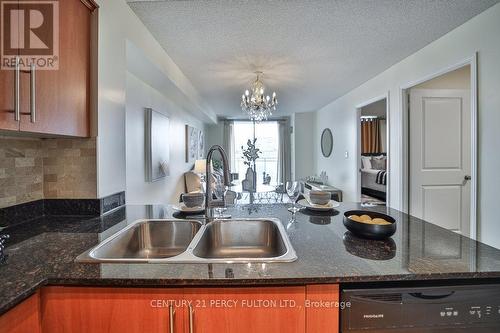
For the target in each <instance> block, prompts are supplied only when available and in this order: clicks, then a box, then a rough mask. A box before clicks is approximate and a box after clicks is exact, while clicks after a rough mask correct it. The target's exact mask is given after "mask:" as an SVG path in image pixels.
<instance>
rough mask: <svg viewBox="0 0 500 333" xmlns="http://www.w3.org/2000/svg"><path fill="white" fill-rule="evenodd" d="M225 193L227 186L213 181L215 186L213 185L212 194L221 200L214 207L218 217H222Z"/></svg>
mask: <svg viewBox="0 0 500 333" xmlns="http://www.w3.org/2000/svg"><path fill="white" fill-rule="evenodd" d="M226 193H227V186H226V185H225V184H224V183H222V182H219V181H218V182H216V183H215V186H214V194H215V197H216V198H217V200H219V201H221V203H217V204H218V205H219V204H220V206H217V207H216V208H215V211H216V212H217V214H218V218H220V219H221V218H224V216H223V214H222V213H223V212H224V211H225V210H226V208H225V206H226V202H225V198H226Z"/></svg>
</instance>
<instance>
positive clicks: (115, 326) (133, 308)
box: [41, 287, 184, 333]
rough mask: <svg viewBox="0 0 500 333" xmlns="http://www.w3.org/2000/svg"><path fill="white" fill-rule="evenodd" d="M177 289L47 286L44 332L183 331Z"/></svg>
mask: <svg viewBox="0 0 500 333" xmlns="http://www.w3.org/2000/svg"><path fill="white" fill-rule="evenodd" d="M182 298H183V293H182V290H178V289H134V288H123V289H122V288H77V287H75V288H73V287H48V288H44V290H43V291H42V306H41V309H42V310H41V312H42V318H43V321H42V327H43V332H47V333H49V332H50V333H93V332H95V333H123V332H127V333H144V332H148V333H155V332H159V333H160V332H161V333H167V332H170V325H171V318H172V325H173V326H172V329H173V332H184V326H183V325H184V320H183V318H184V313H183V311H182V307H180V306H177V307H176V308H177V309H176V311H175V313H172V314H170V307H169V305H172V310H174V307H175V305H176V304H175V303H177V305H179V303H178V302H179V301H182Z"/></svg>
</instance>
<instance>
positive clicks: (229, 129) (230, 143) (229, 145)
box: [222, 120, 235, 170]
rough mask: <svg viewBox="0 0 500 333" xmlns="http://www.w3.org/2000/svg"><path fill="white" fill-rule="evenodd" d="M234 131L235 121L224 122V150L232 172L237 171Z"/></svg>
mask: <svg viewBox="0 0 500 333" xmlns="http://www.w3.org/2000/svg"><path fill="white" fill-rule="evenodd" d="M233 131H234V121H233V120H224V131H223V137H222V141H223V142H222V148H224V150H225V151H226V155H227V160H228V161H229V168H230V170H234V169H235V162H234V137H233Z"/></svg>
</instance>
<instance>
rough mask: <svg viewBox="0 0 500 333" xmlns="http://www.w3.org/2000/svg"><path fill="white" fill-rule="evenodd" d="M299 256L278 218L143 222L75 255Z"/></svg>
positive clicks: (166, 258)
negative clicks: (205, 222) (205, 221)
mask: <svg viewBox="0 0 500 333" xmlns="http://www.w3.org/2000/svg"><path fill="white" fill-rule="evenodd" d="M296 259H297V255H296V254H295V251H294V249H293V247H292V244H291V243H290V240H289V239H288V236H287V234H286V232H285V229H284V228H283V225H282V224H281V222H280V221H279V220H278V219H273V218H269V219H236V220H215V221H213V222H210V223H208V224H205V225H203V224H202V223H201V222H199V221H195V220H193V221H187V220H139V221H136V222H134V223H132V224H131V225H129V226H128V227H126V228H124V229H123V230H121V231H119V232H117V233H116V234H114V235H113V236H111V237H109V238H108V239H106V240H104V241H103V242H102V243H100V244H98V245H97V246H95V247H94V248H92V249H90V250H88V251H86V252H84V253H82V254H81V255H79V256H78V257H77V258H76V261H78V262H93V263H101V262H122V263H135V262H147V263H237V262H290V261H294V260H296Z"/></svg>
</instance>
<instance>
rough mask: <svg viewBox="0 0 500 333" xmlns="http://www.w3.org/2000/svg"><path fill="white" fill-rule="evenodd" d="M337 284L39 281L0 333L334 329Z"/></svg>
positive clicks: (1, 320) (326, 332) (330, 332)
mask: <svg viewBox="0 0 500 333" xmlns="http://www.w3.org/2000/svg"><path fill="white" fill-rule="evenodd" d="M338 301H339V289H338V285H307V286H293V287H241V288H239V287H231V288H94V287H91V288H89V287H45V288H43V289H42V290H41V292H40V293H38V294H36V295H34V296H32V297H31V298H29V299H28V300H26V301H25V302H23V303H22V304H20V305H18V306H17V307H15V308H14V309H12V310H10V311H9V312H7V313H6V314H5V315H3V316H1V317H0V333H123V332H127V333H146V332H147V333H225V332H227V333H233V332H238V333H255V332H258V333H280V332H282V333H285V332H286V333H337V332H338V331H339V308H338V307H336V306H335V302H338Z"/></svg>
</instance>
